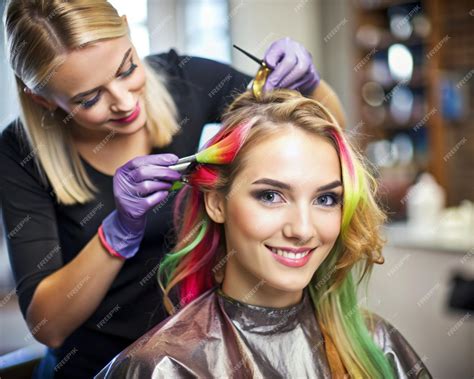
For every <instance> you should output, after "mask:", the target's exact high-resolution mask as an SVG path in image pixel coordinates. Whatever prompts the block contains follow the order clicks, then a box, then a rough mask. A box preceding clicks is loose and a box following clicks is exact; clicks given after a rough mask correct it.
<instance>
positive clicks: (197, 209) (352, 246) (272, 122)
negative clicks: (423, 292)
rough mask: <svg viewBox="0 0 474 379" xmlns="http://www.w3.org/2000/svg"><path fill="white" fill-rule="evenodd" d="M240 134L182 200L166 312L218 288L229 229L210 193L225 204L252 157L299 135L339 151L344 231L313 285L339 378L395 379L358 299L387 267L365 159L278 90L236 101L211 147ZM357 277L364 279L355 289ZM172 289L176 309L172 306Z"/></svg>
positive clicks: (331, 122) (317, 107) (320, 112)
mask: <svg viewBox="0 0 474 379" xmlns="http://www.w3.org/2000/svg"><path fill="white" fill-rule="evenodd" d="M237 128H241V129H242V132H241V133H240V135H241V136H242V139H243V141H242V144H241V147H240V150H239V151H238V152H237V154H236V156H235V159H234V160H233V161H232V163H230V164H228V165H213V166H211V165H205V164H200V165H198V166H197V168H196V169H195V171H193V173H192V174H191V175H190V181H189V184H190V185H187V186H185V187H184V188H183V189H182V190H181V191H180V193H178V195H177V197H176V202H175V205H174V219H173V220H174V227H175V229H176V232H177V239H176V241H177V244H176V246H175V247H174V249H173V250H172V252H170V253H169V254H167V255H166V256H165V258H164V259H163V261H162V263H161V266H160V269H159V273H158V278H159V283H160V286H161V288H162V290H163V293H164V304H165V307H166V309H167V310H168V312H169V313H170V314H174V313H175V311H176V310H177V309H178V308H180V307H181V306H184V305H186V304H187V303H189V302H190V301H192V300H193V299H195V298H196V297H198V296H199V295H201V294H202V293H203V292H205V291H206V290H208V289H210V288H212V287H213V286H215V285H216V284H217V283H218V281H219V280H218V277H219V276H222V269H223V267H224V266H225V262H226V246H225V238H224V229H223V225H222V224H217V223H215V222H213V221H212V220H211V219H210V218H209V217H208V215H207V213H206V210H205V205H204V192H206V191H211V190H219V191H222V193H223V194H225V195H226V197H227V198H228V196H231V195H232V191H233V185H235V183H234V178H235V177H236V175H237V173H238V172H239V171H240V170H241V169H242V167H243V165H245V164H246V162H245V156H246V151H248V150H249V149H251V148H252V147H254V146H255V145H258V143H259V142H260V141H263V140H265V139H268V136H269V135H272V134H273V133H280V132H281V130H284V129H288V128H299V129H302V130H304V131H306V132H308V133H312V134H315V135H318V136H321V137H323V138H325V139H326V140H328V141H330V142H331V143H332V144H333V146H334V148H335V149H336V151H337V153H338V156H339V160H340V165H341V172H342V181H343V188H344V194H343V205H342V221H341V232H340V235H339V236H338V238H337V240H336V243H335V244H334V247H333V248H332V250H331V252H330V253H329V255H328V257H327V258H326V259H325V260H324V261H323V263H322V264H321V265H320V267H319V268H318V269H317V270H316V272H315V274H314V276H313V278H312V280H311V282H310V284H309V286H308V287H309V293H310V296H311V299H312V301H313V304H314V308H315V310H316V318H315V322H316V320H317V322H319V325H320V328H321V330H322V332H323V335H324V339H325V348H326V352H327V356H328V361H329V364H330V367H331V371H332V374H333V377H334V378H340V377H342V376H343V375H345V374H349V375H350V376H351V377H354V378H362V377H364V378H366V377H370V378H392V377H394V373H393V370H392V368H391V366H390V363H389V361H388V360H387V359H386V357H385V356H384V354H383V352H382V351H381V349H380V348H379V347H378V346H377V345H376V344H375V343H374V341H373V339H372V337H371V335H370V333H369V330H368V323H370V322H373V320H372V319H371V318H370V312H367V311H366V310H364V309H362V308H361V307H360V306H359V304H358V301H357V295H356V293H357V288H358V286H359V285H360V284H361V282H362V280H363V279H364V278H365V279H366V283H367V281H368V279H369V277H370V274H371V272H372V268H373V265H374V263H383V261H384V260H383V257H382V247H383V243H384V241H383V240H382V238H381V236H380V233H379V228H380V226H381V225H382V224H383V222H384V221H385V215H384V213H383V212H382V210H381V209H380V208H379V207H378V206H377V203H376V201H375V200H374V196H375V192H376V183H375V180H374V179H373V177H372V176H371V175H370V173H369V172H368V170H367V169H366V168H365V166H364V160H363V158H362V157H361V155H360V154H358V153H357V152H356V150H355V149H354V148H353V147H352V146H351V145H350V143H349V142H348V141H347V139H346V137H345V136H344V133H343V131H342V130H341V128H340V126H339V125H338V123H337V121H336V120H335V118H334V117H333V116H332V115H331V113H330V112H329V111H328V110H327V109H326V108H325V107H324V106H323V105H321V104H320V103H319V102H317V101H315V100H312V99H309V98H305V97H303V96H301V94H299V93H298V92H295V91H291V90H277V91H272V92H269V93H265V94H263V96H262V97H260V98H258V99H257V98H255V97H254V95H253V94H252V92H250V91H248V92H245V93H243V94H242V95H240V96H239V97H237V98H236V99H235V100H234V102H233V103H232V104H231V106H230V107H229V109H228V110H227V112H226V113H225V115H224V118H223V126H222V128H221V129H220V130H219V132H218V133H217V135H216V136H214V137H213V138H212V139H211V140H210V141H209V142H208V143H207V144H206V147H208V146H211V145H213V144H215V143H217V142H219V141H221V140H222V139H223V138H224V137H226V136H227V135H228V134H229V133H230V132H232V131H233V130H235V129H237ZM236 186H237V185H236ZM354 276H358V277H359V278H358V279H359V280H358V281H357V283H355V279H354ZM172 290H173V294H175V295H176V296H177V298H178V300H179V305H178V306H174V305H173V303H172V301H171V298H170V296H171V295H172V292H171V291H172ZM366 290H367V288H366ZM175 291H176V293H175Z"/></svg>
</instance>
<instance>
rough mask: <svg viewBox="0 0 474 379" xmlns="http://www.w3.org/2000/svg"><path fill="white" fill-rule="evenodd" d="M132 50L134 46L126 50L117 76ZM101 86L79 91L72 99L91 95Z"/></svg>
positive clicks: (116, 73)
mask: <svg viewBox="0 0 474 379" xmlns="http://www.w3.org/2000/svg"><path fill="white" fill-rule="evenodd" d="M131 52H132V48H131V47H130V48H129V49H128V50H127V51H126V52H125V55H124V56H123V59H122V63H120V66H119V68H118V69H117V71H116V72H115V76H117V75H118V74H119V73H120V71H121V70H122V67H123V65H124V64H125V62H126V61H127V58H128V57H129V55H130V53H131ZM99 88H100V87H96V88H93V89H91V90H89V91H85V92H81V93H78V94H77V95H74V96H73V97H71V101H76V100H79V98H81V97H84V96H87V95H90V94H91V93H94V92H96V91H97V90H98V89H99Z"/></svg>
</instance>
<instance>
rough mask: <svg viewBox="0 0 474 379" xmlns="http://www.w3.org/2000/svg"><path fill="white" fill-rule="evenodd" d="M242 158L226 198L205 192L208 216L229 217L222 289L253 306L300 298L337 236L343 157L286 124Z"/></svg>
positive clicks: (317, 138)
mask: <svg viewBox="0 0 474 379" xmlns="http://www.w3.org/2000/svg"><path fill="white" fill-rule="evenodd" d="M244 159H245V162H246V163H244V164H243V168H242V169H241V170H240V172H239V173H238V174H237V175H236V177H235V180H234V182H233V183H232V186H231V189H230V191H229V193H228V194H227V196H223V195H222V194H218V193H217V192H212V193H211V194H207V195H206V207H207V210H208V214H209V215H210V216H211V218H213V219H214V221H217V222H223V223H224V229H225V238H226V244H227V253H228V257H227V261H226V267H225V276H224V282H223V290H224V292H226V293H227V294H229V295H230V296H233V297H235V298H239V299H244V300H245V302H248V303H251V304H258V305H267V306H276V307H281V306H286V305H289V304H292V303H295V302H297V301H298V300H299V299H300V297H301V294H302V290H303V288H304V287H306V286H307V285H308V284H309V282H310V280H311V278H312V277H313V274H314V273H315V271H316V270H317V269H318V267H319V266H320V265H321V263H322V262H323V261H324V259H325V258H326V257H327V256H328V254H329V252H330V251H331V249H332V247H333V246H334V243H335V241H336V239H337V237H338V235H339V232H340V226H341V213H342V207H341V200H342V194H343V187H342V183H341V182H342V180H341V170H340V162H339V157H338V155H337V152H336V149H335V148H334V146H333V145H332V144H331V143H330V142H329V141H328V140H327V139H325V138H323V137H320V136H318V135H315V134H311V133H309V132H307V131H304V130H302V129H299V128H296V127H288V128H281V132H279V133H276V134H273V135H272V136H270V137H268V138H266V139H265V140H264V141H263V142H260V143H258V145H256V146H253V147H251V148H250V149H249V150H248V151H247V152H246V153H245V157H244ZM277 248H279V249H277ZM290 250H293V251H295V250H296V255H295V254H291V253H289V251H290Z"/></svg>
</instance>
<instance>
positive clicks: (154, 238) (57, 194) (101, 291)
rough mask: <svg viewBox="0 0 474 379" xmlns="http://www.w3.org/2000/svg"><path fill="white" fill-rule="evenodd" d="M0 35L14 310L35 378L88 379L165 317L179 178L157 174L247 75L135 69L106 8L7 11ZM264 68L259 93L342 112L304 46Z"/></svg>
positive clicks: (41, 5) (46, 6)
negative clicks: (291, 93)
mask: <svg viewBox="0 0 474 379" xmlns="http://www.w3.org/2000/svg"><path fill="white" fill-rule="evenodd" d="M5 29H6V33H7V43H8V48H9V53H10V63H11V66H12V68H13V71H14V73H15V77H16V83H17V87H18V95H19V99H20V106H21V118H20V119H21V121H17V122H14V123H13V124H12V125H10V126H8V127H7V128H6V130H5V131H4V132H3V134H2V138H1V139H0V178H1V179H0V185H1V200H2V202H3V216H4V220H5V225H6V232H7V234H8V249H9V254H10V260H11V265H12V268H13V272H14V276H15V279H16V282H17V291H18V296H19V300H20V306H21V310H22V312H23V315H24V317H25V319H26V322H27V324H28V327H29V328H30V330H31V332H32V334H33V335H34V337H35V338H36V339H37V340H39V341H40V342H42V343H44V344H46V345H48V346H49V347H50V348H51V349H50V350H49V351H48V355H47V357H46V358H45V359H44V360H43V362H42V364H41V365H40V368H39V372H38V373H37V375H38V376H41V377H48V376H47V375H48V372H49V373H50V374H49V375H50V376H53V375H54V377H57V378H62V377H67V378H79V377H81V378H86V377H89V378H90V377H91V376H93V375H94V374H96V373H97V372H98V371H99V370H100V369H101V368H102V367H103V366H104V365H105V364H106V363H107V362H108V361H110V359H112V358H113V357H114V356H115V355H116V354H117V353H119V352H120V351H121V350H123V349H124V348H125V347H127V346H128V345H130V344H131V343H132V342H133V341H134V340H136V339H137V338H138V337H140V336H141V335H143V334H144V333H145V332H146V331H147V330H149V329H150V328H151V327H152V326H154V325H156V324H157V323H158V322H159V321H161V320H162V319H164V318H165V317H166V312H165V310H164V309H163V308H162V306H161V304H162V298H161V295H160V291H159V288H158V286H157V284H156V280H155V276H156V273H157V270H158V267H159V266H158V264H159V261H160V259H161V258H162V256H163V255H164V253H165V252H166V251H167V250H168V244H167V242H168V241H167V238H168V237H173V236H172V235H171V233H170V228H171V206H170V205H171V203H172V198H173V196H174V192H169V189H170V187H171V185H172V182H173V181H175V180H177V179H179V178H180V174H179V173H178V172H176V171H174V170H172V169H169V168H167V166H169V165H171V164H174V163H175V162H176V160H177V156H185V155H189V154H192V153H194V152H195V150H196V148H197V146H198V140H199V137H200V134H201V129H202V126H203V125H204V124H206V123H209V122H216V121H219V120H220V115H221V111H222V110H223V109H224V107H225V105H226V103H227V102H228V101H229V100H230V95H231V94H233V93H235V92H237V91H242V90H244V89H245V88H246V86H247V85H248V83H249V82H250V80H251V78H250V77H248V76H246V75H244V74H242V73H240V72H238V71H236V70H234V69H232V68H231V67H229V66H227V65H224V64H220V63H217V62H213V61H210V60H206V59H200V58H194V57H180V56H178V55H177V54H176V52H175V51H174V50H171V51H170V52H168V53H165V54H159V55H155V56H151V57H148V59H147V60H146V61H141V60H140V59H139V57H138V56H137V54H136V51H135V49H134V47H133V45H132V43H131V42H130V39H129V37H128V27H127V23H126V20H125V18H124V17H119V15H118V14H117V12H116V10H115V9H114V8H113V7H112V6H111V5H110V4H109V3H108V2H107V1H105V0H69V1H66V0H12V1H10V2H9V3H8V5H7V8H6V15H5ZM265 60H266V62H268V64H269V65H270V66H271V67H274V71H273V73H272V74H271V76H270V77H269V80H268V83H267V87H266V88H265V89H266V90H269V89H271V88H275V87H282V86H284V87H288V88H298V89H299V90H300V91H302V92H303V93H305V94H307V95H310V96H312V97H314V98H316V99H318V98H319V99H321V100H323V99H324V100H325V103H326V105H327V106H328V107H330V108H331V109H332V110H333V111H334V112H335V113H336V114H341V113H340V108H339V103H338V100H337V98H336V97H335V96H334V95H333V92H332V91H331V90H330V88H328V86H327V85H326V84H325V83H324V82H322V81H319V78H318V75H317V73H316V71H315V69H314V67H313V65H312V63H311V56H310V55H309V53H308V52H307V51H306V50H305V49H304V48H303V47H302V46H301V45H299V44H297V43H295V42H293V41H291V40H289V39H283V40H280V41H277V42H275V43H274V44H272V45H271V46H270V48H269V49H268V50H267V52H266V54H265ZM168 194H170V195H169V197H167V196H168Z"/></svg>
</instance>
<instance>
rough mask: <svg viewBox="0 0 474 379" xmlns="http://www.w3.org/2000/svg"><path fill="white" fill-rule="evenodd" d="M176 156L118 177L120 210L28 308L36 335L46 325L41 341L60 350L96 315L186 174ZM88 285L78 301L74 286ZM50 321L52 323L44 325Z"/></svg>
mask: <svg viewBox="0 0 474 379" xmlns="http://www.w3.org/2000/svg"><path fill="white" fill-rule="evenodd" d="M177 160H178V157H176V156H175V155H173V154H155V155H149V156H142V157H137V158H135V159H132V160H131V161H129V162H128V163H126V164H125V165H124V166H122V167H120V168H119V169H118V170H117V171H116V173H115V175H114V178H113V191H114V197H115V204H116V210H114V211H113V212H111V213H110V214H109V215H108V216H107V217H106V218H105V219H104V220H103V222H102V225H101V226H100V227H99V233H102V236H101V237H99V233H97V234H96V235H95V236H94V237H93V238H92V239H91V240H90V241H89V243H88V244H87V245H86V246H85V247H84V248H83V249H82V250H81V251H80V253H79V254H78V255H77V256H76V257H75V258H74V259H73V260H72V261H71V262H70V263H68V264H67V265H65V266H64V267H62V268H61V269H59V270H57V271H56V272H55V273H53V274H52V275H50V276H48V277H47V278H45V279H44V280H42V281H41V283H40V284H39V285H38V287H37V290H36V291H35V295H34V297H33V299H32V301H31V304H30V306H29V307H28V312H27V323H28V324H29V327H30V329H31V330H33V328H34V326H35V325H38V324H40V323H41V324H42V325H43V326H42V327H41V328H39V330H38V332H37V334H36V335H35V337H36V338H37V339H38V340H39V341H40V342H42V343H44V344H46V345H48V346H50V347H58V346H60V345H61V344H62V343H63V341H64V340H65V339H66V338H67V337H68V336H69V335H70V334H71V333H72V332H74V330H75V329H76V328H78V327H79V326H80V325H81V324H83V323H84V321H86V320H87V319H88V318H89V317H90V316H91V315H92V314H93V313H94V311H95V310H96V308H97V307H98V306H99V304H100V302H101V301H102V299H103V298H104V296H105V294H106V293H107V291H108V290H109V288H110V286H111V284H112V282H113V280H114V278H115V277H116V275H117V273H118V272H119V271H120V269H121V268H122V266H123V264H124V261H125V260H126V259H129V258H132V257H133V256H134V255H135V254H137V252H138V251H139V247H140V242H141V240H142V238H143V235H144V232H145V226H146V217H147V212H148V211H149V210H150V209H152V208H153V207H155V206H156V205H157V204H159V203H160V202H161V201H163V200H164V199H165V198H166V196H167V195H168V191H169V189H170V188H171V186H172V183H173V182H174V181H176V180H178V179H180V177H181V174H180V173H179V172H177V171H174V170H172V169H170V168H168V167H167V166H169V165H172V164H174V163H176V161H177ZM85 280H87V285H84V286H83V287H82V288H81V290H80V291H77V292H75V294H74V296H68V293H70V291H71V289H70V283H81V282H84V281H85ZM42 320H46V322H44V321H43V322H42Z"/></svg>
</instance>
